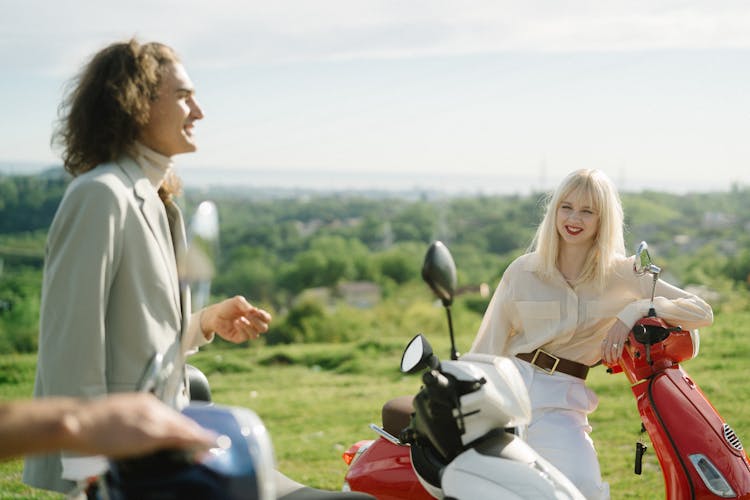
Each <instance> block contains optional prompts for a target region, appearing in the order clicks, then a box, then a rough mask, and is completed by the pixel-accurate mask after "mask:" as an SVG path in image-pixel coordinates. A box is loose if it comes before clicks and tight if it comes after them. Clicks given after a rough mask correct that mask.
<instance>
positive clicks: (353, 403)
mask: <svg viewBox="0 0 750 500" xmlns="http://www.w3.org/2000/svg"><path fill="white" fill-rule="evenodd" d="M432 313H433V314H434V315H435V316H437V317H438V318H440V319H442V316H440V315H441V313H440V312H438V310H433V311H432ZM420 316H421V315H420ZM466 321H467V325H466V326H465V327H464V328H462V329H461V331H464V332H473V331H475V328H476V325H475V324H473V323H472V324H469V322H468V320H466ZM471 321H474V320H471ZM748 323H750V314H748V313H733V314H720V315H718V316H717V318H716V323H715V325H714V326H712V327H711V328H708V329H705V330H704V331H703V332H702V338H701V341H702V343H701V354H700V356H699V357H698V358H697V359H695V360H691V361H689V362H687V363H685V364H684V368H685V369H686V370H687V371H688V372H689V374H690V375H691V377H692V378H693V379H694V380H695V381H696V382H698V384H699V385H700V386H701V388H702V389H703V391H704V392H705V393H706V395H707V397H708V398H709V399H710V400H711V402H712V403H713V404H714V406H715V407H716V408H717V409H718V410H719V412H720V413H721V414H722V416H723V417H724V418H725V419H726V420H727V421H728V422H729V423H730V424H731V425H732V427H733V428H734V429H735V431H736V432H737V434H738V435H739V436H740V438H745V439H748V436H750V416H748V415H747V413H746V412H745V409H746V407H747V402H748V400H750V385H748V384H746V383H745V377H746V366H747V360H748V355H749V354H750V335H748V334H747V329H748V327H747V325H748ZM411 333H412V332H411V331H407V333H404V334H403V335H402V336H400V337H395V336H391V335H389V336H387V337H384V338H379V337H378V336H377V335H375V334H373V333H368V334H367V335H364V336H363V339H362V340H360V341H357V342H351V343H346V344H311V345H290V346H275V347H268V346H263V345H260V344H256V345H252V346H250V347H248V348H240V349H236V348H235V349H224V348H219V347H210V348H207V349H205V350H204V351H202V352H200V353H198V354H197V355H196V356H194V357H193V358H192V359H191V362H192V363H193V364H194V365H196V366H198V367H199V368H201V369H202V370H203V371H204V372H205V373H206V374H207V376H208V378H209V381H210V383H211V387H212V391H213V398H214V401H215V402H217V403H220V404H225V405H232V406H240V407H246V408H251V409H252V410H254V411H255V412H256V413H258V415H259V416H260V417H261V418H262V419H263V421H264V423H265V424H266V426H267V428H268V430H269V432H270V434H271V437H272V440H273V444H274V448H275V453H276V458H277V461H278V467H279V469H280V470H282V471H283V472H285V473H286V474H287V475H289V476H290V477H292V478H294V479H296V480H298V481H300V482H303V483H305V484H309V485H310V486H314V487H317V488H324V489H332V490H336V489H339V488H340V487H341V484H342V481H343V478H344V474H345V473H346V466H345V464H344V462H343V460H342V459H341V454H342V453H343V451H344V450H345V449H346V448H347V447H348V446H349V445H350V444H351V443H354V442H355V441H358V440H360V439H369V438H372V437H374V434H373V433H372V432H371V431H370V430H369V429H368V427H367V425H368V424H369V423H370V422H379V421H380V408H381V406H382V404H383V402H385V401H386V400H387V399H389V398H391V397H395V396H398V395H402V394H411V393H414V392H416V390H417V389H418V387H419V378H418V376H404V375H402V374H401V373H399V371H398V363H399V361H400V357H401V349H402V347H403V346H404V345H405V344H406V342H407V341H408V340H409V339H410V338H411ZM472 336H473V333H464V334H463V335H461V334H459V335H458V338H457V343H458V345H459V346H462V347H468V345H469V343H470V342H471V339H472ZM428 337H429V339H430V341H431V342H432V343H433V347H434V348H435V351H436V352H437V353H438V354H439V355H441V357H444V358H447V354H448V341H447V335H446V334H444V331H443V330H442V329H441V330H439V331H435V332H428ZM34 363H35V359H34V356H31V355H14V356H2V357H0V399H11V398H17V397H24V396H28V395H29V394H30V393H31V390H32V386H33V372H34ZM590 386H591V387H592V389H594V390H595V391H596V393H597V394H598V395H599V398H600V405H599V409H598V410H597V411H596V412H595V413H594V414H593V415H592V417H591V423H592V426H593V428H594V431H593V434H592V437H593V439H594V441H595V443H596V446H597V449H598V452H599V456H600V462H601V465H602V472H603V475H604V479H605V480H606V481H608V482H609V483H610V487H611V492H612V497H613V498H615V499H624V498H625V499H652V498H663V496H664V486H663V480H662V477H661V472H660V469H659V465H658V462H657V460H656V455H655V453H654V452H653V450H649V451H648V452H647V454H646V456H645V461H644V468H643V469H644V472H643V474H642V475H641V476H636V475H634V474H633V457H634V449H635V443H636V441H637V440H638V438H639V434H640V433H639V431H640V419H639V417H638V414H637V410H636V407H635V402H634V400H633V397H632V393H631V392H630V389H629V387H628V384H627V381H626V380H625V377H624V376H623V375H608V374H606V373H605V371H604V369H603V368H597V369H595V370H593V373H592V375H591V376H590ZM646 439H647V438H646ZM647 444H649V443H648V440H647ZM21 467H22V462H21V461H20V460H15V461H9V462H4V463H0V498H54V497H55V496H54V495H47V494H44V493H42V492H39V491H34V490H30V489H28V488H26V487H25V486H23V485H22V484H21V483H20V475H21Z"/></svg>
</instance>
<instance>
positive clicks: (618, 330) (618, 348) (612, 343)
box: [602, 319, 630, 364]
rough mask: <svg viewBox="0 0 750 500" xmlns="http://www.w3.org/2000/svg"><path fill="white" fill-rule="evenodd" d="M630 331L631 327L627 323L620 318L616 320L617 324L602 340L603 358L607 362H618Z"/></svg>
mask: <svg viewBox="0 0 750 500" xmlns="http://www.w3.org/2000/svg"><path fill="white" fill-rule="evenodd" d="M628 333H630V328H629V327H628V326H627V325H626V324H625V323H623V322H622V321H620V320H619V319H618V320H617V321H615V324H614V325H612V327H611V328H610V329H609V331H608V332H607V336H606V337H605V338H604V340H602V359H603V360H604V362H605V363H607V364H615V363H617V360H618V359H620V356H622V349H623V348H624V347H625V341H626V340H627V339H628Z"/></svg>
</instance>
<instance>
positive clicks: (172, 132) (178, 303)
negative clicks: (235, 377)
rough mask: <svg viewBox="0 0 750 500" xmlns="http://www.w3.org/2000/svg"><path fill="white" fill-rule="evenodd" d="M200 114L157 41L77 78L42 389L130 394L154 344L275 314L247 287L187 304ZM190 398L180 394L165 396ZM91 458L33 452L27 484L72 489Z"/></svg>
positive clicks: (235, 333) (174, 61)
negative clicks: (188, 179)
mask: <svg viewBox="0 0 750 500" xmlns="http://www.w3.org/2000/svg"><path fill="white" fill-rule="evenodd" d="M202 118H203V111H202V109H201V107H200V106H199V104H198V102H197V100H196V97H195V89H194V86H193V83H192V81H191V80H190V77H189V76H188V74H187V71H186V70H185V67H184V66H183V65H182V63H181V62H180V60H179V59H178V57H177V56H176V54H175V52H174V51H173V50H172V49H171V48H169V47H167V46H166V45H163V44H160V43H147V44H141V43H139V42H137V41H136V40H129V41H126V42H122V43H114V44H111V45H109V46H107V47H105V48H104V49H103V50H101V51H99V52H98V53H97V54H95V55H94V57H93V58H92V59H91V61H90V62H89V63H88V64H87V65H86V66H85V67H84V68H83V70H82V72H81V73H80V74H79V76H78V78H77V79H75V80H74V81H73V85H72V86H71V87H70V90H69V92H68V94H67V97H66V99H65V100H64V101H63V103H62V105H61V107H60V120H59V124H58V128H57V130H56V133H55V135H54V141H55V142H56V143H58V144H60V145H61V146H62V148H63V154H62V158H63V162H64V166H65V169H66V170H67V171H68V172H69V173H71V174H72V175H73V177H74V179H73V181H72V182H71V183H70V185H69V186H68V188H67V190H66V193H65V196H64V197H63V199H62V201H61V203H60V206H59V208H58V210H57V213H56V215H55V218H54V220H53V222H52V225H51V227H50V229H49V233H48V236H47V246H46V258H45V267H44V279H43V284H42V302H41V318H40V333H39V358H38V364H37V373H36V381H35V388H34V394H35V396H36V397H47V396H68V397H77V398H96V397H99V396H102V395H105V394H108V393H116V392H128V391H133V390H135V389H136V388H137V387H136V386H137V384H138V381H139V379H140V378H141V376H142V374H143V372H144V369H145V367H146V366H147V365H148V363H149V361H150V360H151V359H152V357H153V356H154V355H155V354H162V355H164V356H165V357H167V359H168V356H171V355H174V353H175V352H176V351H179V350H180V349H185V348H189V349H194V348H197V347H199V346H200V345H202V344H205V343H206V342H209V341H210V340H211V339H212V338H213V335H214V333H216V334H218V335H219V336H221V337H223V338H224V339H227V340H229V341H232V342H243V341H246V340H248V339H250V338H257V337H258V335H260V334H261V333H263V332H265V331H266V330H267V329H268V323H269V322H270V320H271V316H270V315H269V314H268V313H267V312H266V311H264V310H262V309H259V308H256V307H254V306H252V305H251V304H250V303H248V301H247V300H245V298H244V297H241V296H236V297H233V298H230V299H226V300H224V301H221V302H218V303H216V304H213V305H210V306H208V307H206V308H204V309H202V310H201V311H197V312H195V313H193V314H191V313H190V304H189V302H190V301H189V299H187V297H186V294H185V293H184V291H181V288H180V285H179V278H178V273H177V260H178V258H179V256H180V255H181V253H182V250H183V248H184V246H185V229H184V224H183V220H182V215H181V213H180V210H179V208H178V207H177V205H176V204H175V202H174V200H173V196H174V195H175V194H176V193H178V191H179V187H180V183H179V179H178V178H177V176H176V175H175V173H174V169H173V165H172V157H173V156H174V155H177V154H181V153H188V152H193V151H195V150H196V142H195V137H194V135H193V132H194V129H195V124H196V122H197V121H198V120H200V119H202ZM183 323H184V324H183ZM186 400H187V394H186V392H185V391H182V392H181V393H179V394H178V395H177V396H176V398H175V400H174V401H169V403H170V404H171V405H172V406H175V407H178V408H179V407H180V406H181V405H183V404H185V403H186ZM94 462H95V461H92V460H90V457H79V456H75V455H68V454H67V453H63V454H62V455H61V454H59V453H58V454H51V455H38V456H33V457H29V458H28V459H27V461H26V464H25V469H24V481H25V482H26V483H28V484H30V485H32V486H36V487H40V488H46V489H52V490H56V491H61V492H65V491H69V490H70V489H71V488H72V487H73V486H74V485H75V483H74V482H73V481H75V480H78V479H82V478H85V477H87V476H89V475H94V474H96V473H98V472H100V470H97V467H101V461H100V462H99V465H98V466H97V465H95V464H94ZM71 480H72V481H71Z"/></svg>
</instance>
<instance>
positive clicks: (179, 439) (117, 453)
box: [63, 393, 216, 458]
mask: <svg viewBox="0 0 750 500" xmlns="http://www.w3.org/2000/svg"><path fill="white" fill-rule="evenodd" d="M63 428H64V429H65V431H66V435H67V440H68V441H69V444H67V445H66V444H65V443H63V444H64V448H65V449H69V450H74V451H77V452H80V453H84V454H92V455H94V454H95V455H106V456H108V457H113V458H120V457H127V456H135V455H143V454H146V453H149V452H152V451H156V450H159V449H164V448H180V449H190V448H195V449H196V450H200V449H203V450H206V449H208V448H210V447H212V446H216V436H215V435H214V434H213V433H212V432H210V431H208V430H206V429H204V428H202V427H201V426H200V425H198V424H197V423H196V422H195V421H193V420H191V419H190V418H188V417H186V416H184V415H182V414H180V413H178V412H176V411H175V410H173V409H172V408H170V407H169V406H167V405H165V404H164V403H162V402H161V401H159V400H158V399H156V398H155V397H154V396H153V395H151V394H147V393H129V394H112V395H110V396H107V397H104V398H101V399H96V400H93V401H88V402H85V403H83V404H81V405H79V407H78V408H77V409H76V410H75V411H73V412H67V413H66V414H65V416H64V417H63Z"/></svg>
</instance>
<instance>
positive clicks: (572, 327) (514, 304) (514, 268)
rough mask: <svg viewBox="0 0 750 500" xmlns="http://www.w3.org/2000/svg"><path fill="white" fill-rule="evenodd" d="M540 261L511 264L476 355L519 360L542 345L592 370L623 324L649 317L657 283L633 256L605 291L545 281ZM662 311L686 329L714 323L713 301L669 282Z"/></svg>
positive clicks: (662, 288)
mask: <svg viewBox="0 0 750 500" xmlns="http://www.w3.org/2000/svg"><path fill="white" fill-rule="evenodd" d="M538 262H539V256H538V255H537V254H535V253H530V254H526V255H522V256H521V257H519V258H518V259H516V260H515V261H513V263H511V265H510V266H508V269H507V270H506V271H505V274H504V275H503V278H502V280H501V281H500V284H499V285H498V287H497V289H496V290H495V294H494V295H493V297H492V300H491V301H490V304H489V306H488V307H487V311H486V312H485V315H484V318H483V320H482V323H481V325H480V327H479V331H478V333H477V336H476V339H475V340H474V344H473V345H472V347H471V352H483V353H489V354H495V355H504V356H514V355H516V354H518V353H523V352H531V351H533V350H534V349H537V348H539V347H541V348H543V349H544V350H545V351H547V352H550V353H552V354H554V355H556V356H559V357H562V358H567V359H570V360H573V361H578V362H579V363H584V364H586V365H589V366H591V365H594V364H596V363H597V362H598V361H599V360H600V359H601V342H602V340H603V339H604V338H605V336H606V334H607V332H608V330H609V328H610V327H611V326H612V325H613V324H614V323H615V321H616V320H617V319H620V320H622V322H623V323H624V324H625V325H627V326H628V327H632V326H633V325H634V324H635V322H636V321H637V320H638V319H640V318H642V317H643V316H645V315H646V314H647V313H648V309H649V305H650V298H651V287H652V283H653V278H652V276H651V275H645V276H636V275H635V273H634V272H633V257H630V258H625V257H623V258H621V259H619V260H618V261H617V263H616V264H615V266H614V267H613V269H612V271H611V272H610V275H609V276H608V278H607V281H606V285H605V287H604V290H602V291H600V290H597V289H596V287H595V286H594V285H593V284H591V283H583V284H580V285H578V286H576V287H571V286H569V285H568V283H567V282H566V281H565V279H564V278H563V276H562V274H559V275H558V276H555V277H554V278H553V279H551V280H544V279H542V278H541V277H540V275H539V274H538V273H537V272H536V269H538ZM654 306H655V308H656V312H657V314H658V315H659V316H661V317H662V318H664V319H665V320H666V321H667V322H669V323H670V324H673V325H680V326H682V327H683V328H686V329H694V328H698V327H703V326H707V325H710V324H711V323H712V322H713V312H712V310H711V306H709V305H708V304H707V303H706V302H705V301H703V300H702V299H701V298H699V297H697V296H695V295H693V294H690V293H687V292H685V291H684V290H681V289H679V288H677V287H674V286H672V285H670V284H668V283H666V282H664V281H662V280H659V281H658V282H657V285H656V294H655V300H654Z"/></svg>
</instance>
